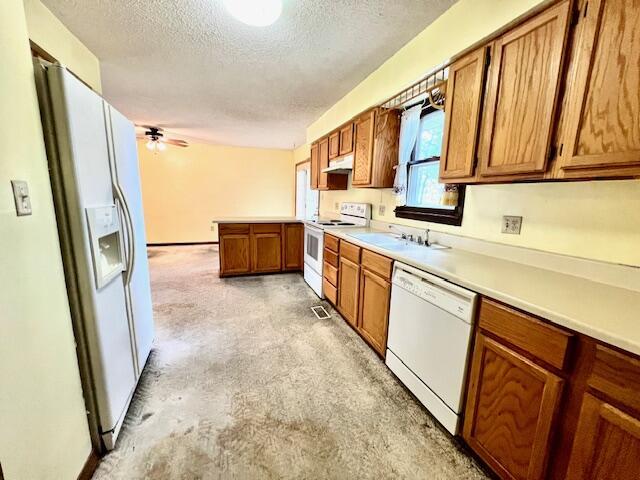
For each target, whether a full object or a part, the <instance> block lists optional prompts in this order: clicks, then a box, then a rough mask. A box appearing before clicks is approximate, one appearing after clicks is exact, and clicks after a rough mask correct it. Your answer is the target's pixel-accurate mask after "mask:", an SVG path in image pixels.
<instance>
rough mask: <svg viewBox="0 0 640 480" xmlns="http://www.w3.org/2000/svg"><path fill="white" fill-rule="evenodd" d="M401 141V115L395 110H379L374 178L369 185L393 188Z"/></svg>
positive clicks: (374, 142)
mask: <svg viewBox="0 0 640 480" xmlns="http://www.w3.org/2000/svg"><path fill="white" fill-rule="evenodd" d="M399 141H400V114H399V113H398V111H397V110H393V109H379V111H378V113H377V114H376V121H375V129H374V140H373V162H372V168H373V173H372V178H371V182H370V184H369V186H370V187H373V188H391V187H393V181H394V179H395V176H396V171H395V168H394V167H395V166H396V165H398V148H399Z"/></svg>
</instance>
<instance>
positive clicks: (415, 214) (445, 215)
mask: <svg viewBox="0 0 640 480" xmlns="http://www.w3.org/2000/svg"><path fill="white" fill-rule="evenodd" d="M434 111H436V109H435V108H433V107H427V108H425V109H423V110H422V112H421V114H420V122H422V119H423V118H424V117H425V116H426V115H429V114H430V113H432V112H434ZM418 135H419V134H418ZM418 150H419V145H418V139H416V145H415V146H414V148H413V151H412V152H411V161H409V162H408V163H407V196H408V194H409V191H408V188H409V174H410V172H411V167H412V166H413V165H420V164H423V163H433V162H440V156H434V157H429V158H422V159H420V158H416V152H417V151H418ZM457 188H458V205H457V206H456V207H455V208H453V209H451V208H427V207H411V206H408V205H402V206H398V207H396V208H395V210H394V213H395V215H396V217H397V218H406V219H409V220H419V221H422V222H432V223H442V224H445V225H453V226H458V227H459V226H460V225H462V215H463V213H464V197H465V190H466V186H465V185H457Z"/></svg>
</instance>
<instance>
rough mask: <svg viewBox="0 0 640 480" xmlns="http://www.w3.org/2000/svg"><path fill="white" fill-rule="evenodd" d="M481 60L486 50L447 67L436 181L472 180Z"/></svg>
mask: <svg viewBox="0 0 640 480" xmlns="http://www.w3.org/2000/svg"><path fill="white" fill-rule="evenodd" d="M485 60H486V48H480V49H478V50H476V51H475V52H473V53H471V54H469V55H467V56H466V57H464V58H461V59H460V60H458V61H456V62H455V63H454V64H453V65H451V67H449V80H448V81H447V93H446V99H445V107H444V111H445V120H444V133H443V136H442V154H441V156H440V178H441V179H442V180H443V181H444V182H446V181H452V180H465V179H470V178H472V177H473V176H474V170H475V163H476V148H477V144H478V135H479V131H480V107H481V105H482V97H483V93H484V74H485V63H486V62H485Z"/></svg>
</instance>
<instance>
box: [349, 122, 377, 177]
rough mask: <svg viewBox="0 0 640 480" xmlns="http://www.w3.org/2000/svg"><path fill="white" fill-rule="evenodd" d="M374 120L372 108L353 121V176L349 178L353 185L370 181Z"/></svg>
mask: <svg viewBox="0 0 640 480" xmlns="http://www.w3.org/2000/svg"><path fill="white" fill-rule="evenodd" d="M375 120H376V112H375V110H372V111H371V112H369V113H365V114H364V115H362V116H361V117H360V118H358V119H357V120H356V121H355V125H354V130H355V148H354V155H353V178H352V179H351V184H352V185H355V186H367V185H369V184H370V183H371V176H372V174H373V172H372V162H373V134H374V131H373V129H374V127H375Z"/></svg>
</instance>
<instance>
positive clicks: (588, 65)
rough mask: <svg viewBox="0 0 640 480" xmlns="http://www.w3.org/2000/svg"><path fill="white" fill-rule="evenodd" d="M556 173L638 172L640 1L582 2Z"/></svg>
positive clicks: (632, 173) (608, 0) (573, 174)
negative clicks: (557, 171) (558, 170)
mask: <svg viewBox="0 0 640 480" xmlns="http://www.w3.org/2000/svg"><path fill="white" fill-rule="evenodd" d="M579 18H580V21H579V23H578V25H577V29H576V32H575V41H574V43H575V48H574V55H573V59H572V62H571V69H570V72H569V79H570V81H569V84H568V87H567V93H566V95H565V103H564V108H565V110H564V111H563V128H562V130H563V132H562V135H561V136H560V141H561V144H560V145H559V147H558V167H559V169H560V172H559V176H562V177H564V178H572V177H593V176H596V177H597V176H605V177H607V176H616V175H639V174H640V95H638V91H640V38H639V37H638V36H639V35H640V4H638V2H629V1H626V0H589V1H588V2H586V1H582V2H580V10H579Z"/></svg>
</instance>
